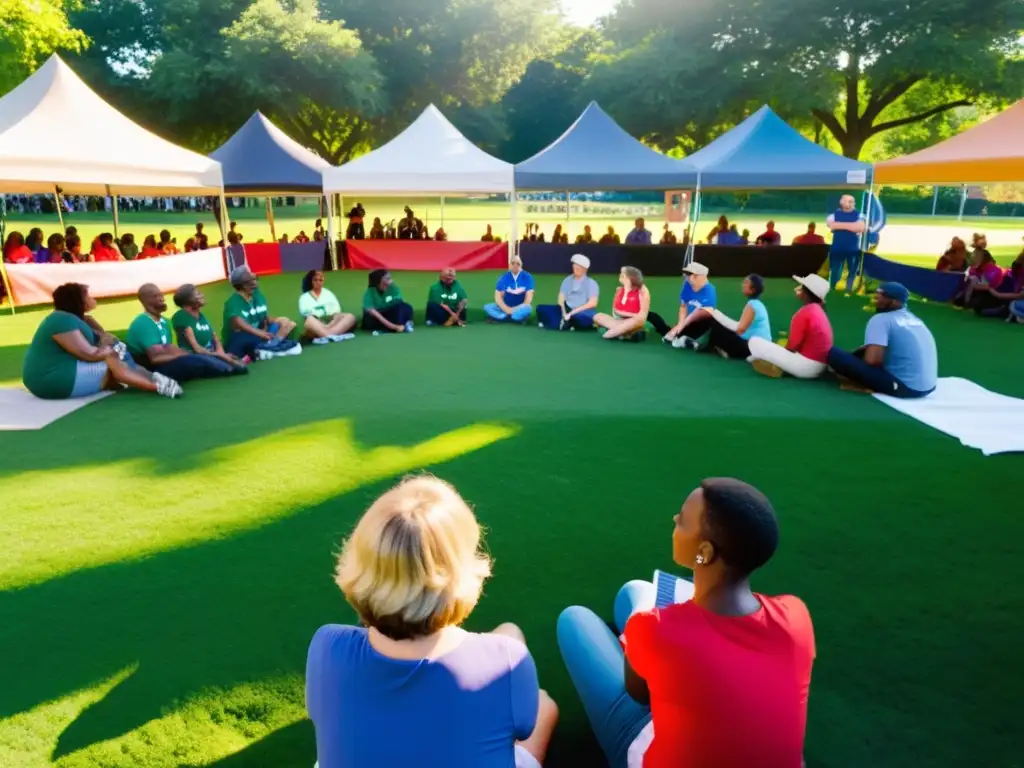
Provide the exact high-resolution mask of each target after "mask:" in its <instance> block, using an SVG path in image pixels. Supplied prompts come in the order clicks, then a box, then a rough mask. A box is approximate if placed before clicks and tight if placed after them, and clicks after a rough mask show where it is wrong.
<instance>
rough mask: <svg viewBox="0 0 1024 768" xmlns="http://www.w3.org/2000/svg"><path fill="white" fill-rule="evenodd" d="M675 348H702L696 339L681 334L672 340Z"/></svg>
mask: <svg viewBox="0 0 1024 768" xmlns="http://www.w3.org/2000/svg"><path fill="white" fill-rule="evenodd" d="M672 348H673V349H693V350H698V349H700V344H698V343H697V340H696V339H691V338H690V337H689V336H680V337H679V338H678V339H676V340H675V341H673V342H672Z"/></svg>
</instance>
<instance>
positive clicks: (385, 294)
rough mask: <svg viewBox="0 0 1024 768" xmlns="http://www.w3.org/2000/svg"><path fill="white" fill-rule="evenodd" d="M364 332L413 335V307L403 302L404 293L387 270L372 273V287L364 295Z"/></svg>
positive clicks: (376, 270)
mask: <svg viewBox="0 0 1024 768" xmlns="http://www.w3.org/2000/svg"><path fill="white" fill-rule="evenodd" d="M363 330H364V331H373V334H374V335H375V336H376V335H377V334H379V333H412V331H413V325H412V307H410V306H409V305H408V304H406V303H405V302H404V301H402V292H401V291H399V290H398V286H397V285H395V284H394V282H392V280H391V273H390V272H388V271H387V270H386V269H375V270H373V272H371V273H370V285H369V287H368V288H367V289H366V293H365V294H363Z"/></svg>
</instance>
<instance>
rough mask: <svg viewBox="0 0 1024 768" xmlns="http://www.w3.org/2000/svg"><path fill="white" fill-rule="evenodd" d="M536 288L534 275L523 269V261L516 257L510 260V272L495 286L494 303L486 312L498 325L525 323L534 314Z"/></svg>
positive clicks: (488, 306)
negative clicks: (509, 322)
mask: <svg viewBox="0 0 1024 768" xmlns="http://www.w3.org/2000/svg"><path fill="white" fill-rule="evenodd" d="M535 288H536V284H535V283H534V281H533V275H531V274H530V273H529V272H527V271H526V270H525V269H523V260H522V259H521V258H520V257H519V256H518V255H514V256H513V257H512V258H511V259H509V260H508V272H506V273H505V274H503V275H502V276H501V277H499V278H498V283H497V285H495V286H494V302H493V303H492V304H485V305H484V312H486V313H487V317H489V318H490V319H491V320H494V321H495V322H498V323H501V322H506V321H512V322H513V323H524V322H526V321H527V320H529V319H530V315H532V314H533V295H534V290H535Z"/></svg>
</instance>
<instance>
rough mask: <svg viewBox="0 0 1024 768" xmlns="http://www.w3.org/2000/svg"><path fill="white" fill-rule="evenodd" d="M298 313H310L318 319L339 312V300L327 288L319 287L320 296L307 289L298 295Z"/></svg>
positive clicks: (305, 314)
mask: <svg viewBox="0 0 1024 768" xmlns="http://www.w3.org/2000/svg"><path fill="white" fill-rule="evenodd" d="M299 314H300V315H302V316H303V317H309V316H310V315H312V316H313V317H315V318H317V319H318V320H325V319H326V318H328V317H333V316H334V315H339V314H341V302H340V301H338V297H337V296H335V295H334V294H333V293H332V292H331V291H329V290H328V289H327V288H321V289H320V296H314V295H313V292H312V291H307V292H306V293H304V294H302V295H301V296H300V297H299Z"/></svg>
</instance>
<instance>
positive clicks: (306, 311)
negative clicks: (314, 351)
mask: <svg viewBox="0 0 1024 768" xmlns="http://www.w3.org/2000/svg"><path fill="white" fill-rule="evenodd" d="M299 315H301V316H302V317H303V318H304V319H303V323H302V334H303V336H304V337H306V338H307V339H312V340H313V343H314V344H327V343H329V342H332V341H335V342H337V341H348V340H349V339H354V338H355V334H353V333H349V331H351V330H352V329H353V328H355V327H356V316H355V315H353V314H352V313H351V312H342V311H341V302H340V301H338V297H337V296H335V295H334V292H333V291H331V290H330V289H329V288H326V287H324V273H323V272H321V271H320V270H319V269H311V270H310V271H309V272H307V273H306V274H305V275H304V276H303V278H302V295H301V296H300V297H299Z"/></svg>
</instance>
